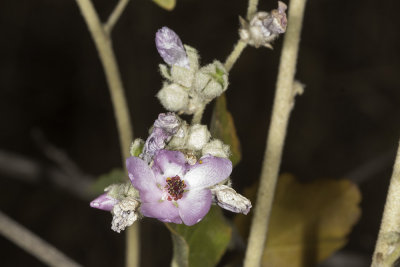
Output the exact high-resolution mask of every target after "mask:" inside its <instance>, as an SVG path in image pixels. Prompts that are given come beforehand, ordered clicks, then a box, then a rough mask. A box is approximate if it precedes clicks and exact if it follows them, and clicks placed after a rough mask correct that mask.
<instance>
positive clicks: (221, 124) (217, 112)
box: [210, 94, 242, 165]
mask: <svg viewBox="0 0 400 267" xmlns="http://www.w3.org/2000/svg"><path fill="white" fill-rule="evenodd" d="M210 128H211V134H212V136H213V137H215V138H218V139H220V140H222V141H223V142H224V143H225V144H227V145H229V146H230V148H231V152H232V155H231V156H230V160H231V161H232V164H233V165H236V164H238V163H239V161H240V159H241V157H242V156H241V152H240V142H239V138H238V136H237V134H236V128H235V124H234V122H233V118H232V114H231V113H230V112H229V111H228V109H227V106H226V97H225V94H222V95H221V96H220V97H218V98H217V100H216V102H215V106H214V110H213V114H212V117H211V126H210Z"/></svg>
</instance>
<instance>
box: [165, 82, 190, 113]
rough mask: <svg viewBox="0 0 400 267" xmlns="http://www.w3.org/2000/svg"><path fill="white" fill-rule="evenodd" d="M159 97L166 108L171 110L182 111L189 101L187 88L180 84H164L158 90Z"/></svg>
mask: <svg viewBox="0 0 400 267" xmlns="http://www.w3.org/2000/svg"><path fill="white" fill-rule="evenodd" d="M157 98H158V99H159V100H160V102H161V104H162V105H163V106H164V108H165V109H167V110H169V111H182V110H184V109H185V108H186V106H187V105H188V102H189V95H188V92H187V90H186V89H185V88H183V87H182V86H180V85H178V84H174V83H173V84H169V85H167V84H164V87H163V88H162V89H161V90H160V91H159V92H158V94H157Z"/></svg>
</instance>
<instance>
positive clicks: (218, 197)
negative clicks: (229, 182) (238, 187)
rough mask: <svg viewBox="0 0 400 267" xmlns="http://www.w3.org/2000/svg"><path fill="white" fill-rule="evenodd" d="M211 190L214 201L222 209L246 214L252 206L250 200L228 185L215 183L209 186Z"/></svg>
mask: <svg viewBox="0 0 400 267" xmlns="http://www.w3.org/2000/svg"><path fill="white" fill-rule="evenodd" d="M211 192H212V194H213V200H214V202H216V203H217V204H218V206H220V207H221V208H223V209H226V210H229V211H232V212H236V213H243V214H245V215H246V214H247V213H249V211H250V208H251V207H252V206H251V202H250V200H248V199H247V198H245V197H244V196H242V195H241V194H238V193H236V191H235V190H233V189H232V188H231V187H229V186H226V185H215V186H213V187H212V188H211Z"/></svg>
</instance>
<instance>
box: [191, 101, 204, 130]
mask: <svg viewBox="0 0 400 267" xmlns="http://www.w3.org/2000/svg"><path fill="white" fill-rule="evenodd" d="M205 108H206V106H205V105H203V106H201V107H199V108H198V109H197V110H196V112H195V113H194V114H193V118H192V125H194V124H198V123H201V118H202V117H203V113H204V109H205Z"/></svg>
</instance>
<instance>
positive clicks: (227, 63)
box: [224, 40, 247, 72]
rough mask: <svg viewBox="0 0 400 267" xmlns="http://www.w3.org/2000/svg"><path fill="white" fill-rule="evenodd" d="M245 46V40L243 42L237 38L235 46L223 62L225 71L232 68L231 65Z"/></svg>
mask: <svg viewBox="0 0 400 267" xmlns="http://www.w3.org/2000/svg"><path fill="white" fill-rule="evenodd" d="M246 46H247V44H246V43H245V42H243V41H242V40H239V41H238V42H237V43H236V45H235V47H234V48H233V51H232V52H231V54H230V55H229V56H228V58H227V59H226V61H225V64H224V66H225V69H226V71H227V72H229V71H230V70H231V69H232V67H233V65H234V64H235V62H236V61H237V59H238V58H239V56H240V54H242V51H243V50H244V49H245V48H246Z"/></svg>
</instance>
